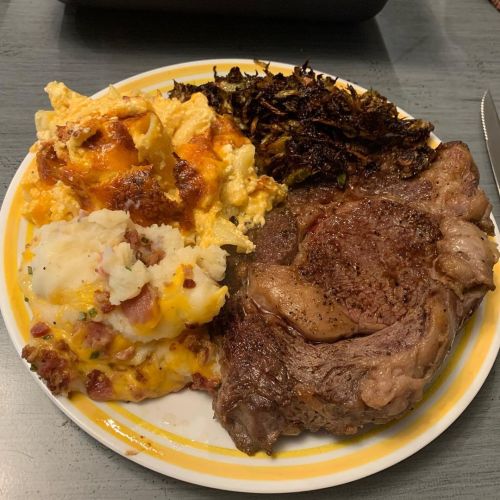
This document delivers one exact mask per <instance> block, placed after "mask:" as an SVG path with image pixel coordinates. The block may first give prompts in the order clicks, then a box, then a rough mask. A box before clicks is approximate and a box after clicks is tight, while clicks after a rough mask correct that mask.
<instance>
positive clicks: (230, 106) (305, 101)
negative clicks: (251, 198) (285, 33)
mask: <svg viewBox="0 0 500 500" xmlns="http://www.w3.org/2000/svg"><path fill="white" fill-rule="evenodd" d="M263 69H264V75H257V74H251V75H248V74H244V73H242V72H241V71H240V69H239V68H237V67H234V68H232V69H231V70H230V72H229V73H228V74H227V75H225V76H219V75H218V74H217V73H216V72H215V75H214V81H213V82H209V83H205V84H203V85H190V84H183V83H179V82H175V83H174V89H173V90H172V92H171V94H170V96H171V97H176V98H178V99H180V100H181V101H186V100H188V99H189V98H190V97H191V95H193V94H194V93H195V92H202V93H203V94H205V96H206V97H207V98H208V101H209V103H210V105H211V106H213V107H214V108H215V109H216V111H217V112H218V113H220V114H230V115H231V116H232V118H233V119H234V121H235V123H236V124H237V125H238V126H239V128H240V129H241V131H242V132H243V133H244V134H245V135H247V136H248V137H249V138H250V139H251V141H252V142H253V144H254V145H255V147H256V158H255V160H256V166H257V168H258V170H259V172H260V173H263V174H267V175H270V176H272V177H274V178H275V179H277V180H278V181H280V182H285V183H286V184H288V185H294V184H298V183H301V182H304V181H305V180H306V179H309V178H322V179H326V180H330V181H333V182H336V184H337V185H338V186H339V187H340V188H342V189H343V188H345V185H346V183H347V181H348V180H349V179H351V178H353V177H354V176H355V175H356V174H359V175H369V174H371V173H372V172H373V171H376V170H378V169H380V168H381V166H382V165H383V166H384V172H389V173H390V171H391V170H392V171H393V172H395V173H396V174H397V175H398V176H399V177H401V178H408V177H412V176H414V175H417V174H418V173H419V172H420V171H422V170H424V169H425V168H427V166H428V165H429V164H430V162H431V161H432V160H433V159H434V157H435V151H434V149H432V148H431V147H430V146H428V145H427V141H428V140H429V137H430V133H431V131H432V130H433V129H434V126H433V125H432V124H431V123H429V122H427V121H424V120H414V119H401V118H399V116H398V110H397V108H396V106H395V105H394V104H392V103H390V102H389V101H388V100H387V99H386V98H385V97H383V96H382V95H380V94H379V93H378V92H376V91H374V90H368V91H366V92H364V93H358V92H357V91H356V90H355V89H354V87H352V86H351V85H348V86H339V85H337V80H336V79H333V78H330V77H328V76H324V75H321V74H317V73H315V72H314V71H313V70H312V69H311V68H310V67H309V66H308V64H307V63H306V64H304V65H303V66H302V67H295V68H294V71H293V73H292V74H291V75H290V76H284V75H283V74H281V73H278V74H273V73H271V72H270V71H269V68H268V65H267V66H266V65H263Z"/></svg>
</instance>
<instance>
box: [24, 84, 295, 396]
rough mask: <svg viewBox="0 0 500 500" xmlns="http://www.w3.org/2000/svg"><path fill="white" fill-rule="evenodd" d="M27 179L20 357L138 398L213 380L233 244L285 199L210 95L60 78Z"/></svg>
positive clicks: (52, 378) (62, 378) (58, 382)
mask: <svg viewBox="0 0 500 500" xmlns="http://www.w3.org/2000/svg"><path fill="white" fill-rule="evenodd" d="M46 90H47V92H48V94H49V97H50V100H51V104H52V107H53V110H51V111H39V112H38V113H37V114H36V119H35V121H36V126H37V132H38V141H37V142H36V143H35V145H34V146H33V152H34V153H35V154H36V165H35V166H34V167H33V168H31V169H29V171H28V172H27V174H26V177H25V179H24V182H23V188H24V192H25V198H26V202H25V209H24V213H25V216H26V218H27V219H28V220H29V221H30V222H31V223H32V224H33V225H34V226H35V229H34V232H33V238H32V240H31V242H29V244H28V245H27V247H26V251H25V252H24V257H23V262H22V266H21V270H20V281H21V286H22V288H23V291H24V294H25V297H26V301H27V302H28V304H29V306H30V308H31V310H32V313H33V319H32V328H31V335H32V341H31V342H30V343H29V345H27V346H26V347H25V348H24V350H23V356H24V358H25V359H27V360H28V361H29V362H30V363H31V364H32V369H33V370H35V371H37V372H38V374H39V375H40V377H41V378H43V379H44V380H45V381H46V383H47V385H48V387H49V388H50V389H51V390H52V391H53V392H54V393H57V394H59V393H62V394H68V393H70V392H72V391H81V392H84V393H87V394H88V395H89V396H90V397H92V398H94V399H98V400H127V401H139V400H142V399H144V398H150V397H157V396H161V395H163V394H167V393H169V392H172V391H177V390H180V389H181V388H183V387H185V386H186V385H189V384H191V385H192V386H193V387H195V388H203V389H213V388H214V387H216V386H217V384H218V380H219V369H218V364H217V357H216V353H215V350H214V347H213V345H212V344H211V342H210V339H209V336H208V333H207V331H206V325H207V323H209V322H210V321H211V320H212V319H213V318H214V317H215V316H216V315H217V314H218V313H219V311H220V309H221V307H222V306H223V304H224V301H225V297H226V295H227V288H226V287H225V286H221V285H220V284H219V282H220V281H221V280H222V279H223V278H224V272H225V257H226V251H225V250H224V249H223V248H222V247H226V246H233V247H235V248H236V250H237V251H239V252H251V251H252V250H253V248H254V247H253V243H252V242H251V241H250V240H249V238H248V237H247V236H246V232H247V231H248V230H249V229H250V228H252V227H255V226H257V225H260V224H263V223H264V216H265V214H266V212H267V211H268V210H270V209H271V208H272V207H273V206H274V205H275V204H276V203H278V202H280V201H281V200H283V199H284V197H285V196H286V188H285V187H284V186H282V185H280V184H278V183H276V182H275V181H274V180H273V179H271V178H270V177H267V176H259V175H257V173H256V171H255V168H254V147H253V145H252V144H251V143H250V141H249V140H248V139H247V138H245V137H244V136H243V135H242V134H241V133H240V132H239V130H238V129H237V128H236V127H235V125H234V124H233V123H232V121H231V119H230V118H228V117H224V116H220V115H217V114H216V113H215V112H214V111H213V109H212V108H210V107H209V106H208V103H207V100H206V98H205V97H204V96H203V95H201V94H195V95H193V96H192V97H191V99H190V100H189V101H187V102H185V103H181V102H180V101H178V100H176V99H168V98H165V97H163V96H162V95H161V94H160V93H154V94H139V93H136V94H131V95H122V94H120V93H119V92H118V91H117V90H116V89H114V88H110V89H109V91H108V92H107V93H106V94H105V95H103V96H102V97H100V98H97V99H90V98H87V97H85V96H82V95H80V94H77V93H76V92H73V91H71V90H70V89H68V88H67V87H66V86H65V85H64V84H62V83H57V82H52V83H50V84H49V85H48V86H47V89H46Z"/></svg>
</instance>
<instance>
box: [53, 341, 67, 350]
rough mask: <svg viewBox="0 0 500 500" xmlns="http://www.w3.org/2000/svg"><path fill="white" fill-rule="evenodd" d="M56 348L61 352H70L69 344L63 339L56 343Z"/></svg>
mask: <svg viewBox="0 0 500 500" xmlns="http://www.w3.org/2000/svg"><path fill="white" fill-rule="evenodd" d="M55 348H56V349H57V350H58V351H61V352H69V345H68V343H67V342H66V341H65V340H63V339H59V340H58V341H57V342H56V343H55Z"/></svg>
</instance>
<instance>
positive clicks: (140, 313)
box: [121, 284, 158, 324]
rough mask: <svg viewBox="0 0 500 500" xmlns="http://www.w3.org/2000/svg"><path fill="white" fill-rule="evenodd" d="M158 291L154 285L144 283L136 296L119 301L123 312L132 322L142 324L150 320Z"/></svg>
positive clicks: (155, 305)
mask: <svg viewBox="0 0 500 500" xmlns="http://www.w3.org/2000/svg"><path fill="white" fill-rule="evenodd" d="M157 299H158V292H157V291H156V289H155V288H154V287H152V286H151V285H149V284H146V285H144V286H143V287H142V290H141V292H140V293H139V295H137V296H136V297H133V298H131V299H128V300H125V301H123V302H122V303H121V308H122V311H123V314H124V315H125V316H126V317H127V319H128V320H129V321H130V323H132V324H141V323H142V324H143V323H147V321H148V320H150V319H151V318H152V317H153V315H154V313H155V308H156V307H157V306H158V304H157Z"/></svg>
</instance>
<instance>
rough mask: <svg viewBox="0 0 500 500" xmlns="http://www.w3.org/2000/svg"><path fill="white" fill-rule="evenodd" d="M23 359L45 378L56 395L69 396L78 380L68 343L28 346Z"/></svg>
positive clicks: (23, 352)
mask: <svg viewBox="0 0 500 500" xmlns="http://www.w3.org/2000/svg"><path fill="white" fill-rule="evenodd" d="M22 357H23V358H24V359H25V360H26V361H28V363H30V364H31V369H32V370H33V371H36V372H37V373H38V375H39V376H40V377H41V378H43V379H44V380H45V381H46V383H47V387H48V388H49V389H50V390H51V391H52V392H53V393H54V394H68V393H69V392H70V391H71V390H72V389H74V385H75V383H76V381H77V379H78V374H77V373H75V371H74V369H73V368H72V366H73V365H74V354H73V353H72V352H71V351H69V350H68V349H67V344H66V343H64V342H63V343H61V344H60V343H57V345H55V346H54V348H52V347H51V346H50V345H48V344H47V345H44V344H40V345H36V346H32V345H26V346H24V348H23V351H22Z"/></svg>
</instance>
